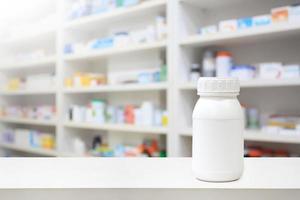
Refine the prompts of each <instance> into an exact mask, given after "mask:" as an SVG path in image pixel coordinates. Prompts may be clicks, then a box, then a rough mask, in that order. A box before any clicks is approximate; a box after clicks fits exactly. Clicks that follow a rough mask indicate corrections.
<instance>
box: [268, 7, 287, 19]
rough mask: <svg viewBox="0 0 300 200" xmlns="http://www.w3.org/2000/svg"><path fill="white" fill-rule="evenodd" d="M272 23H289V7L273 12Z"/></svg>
mask: <svg viewBox="0 0 300 200" xmlns="http://www.w3.org/2000/svg"><path fill="white" fill-rule="evenodd" d="M271 15H272V22H273V23H278V22H287V21H288V20H289V7H288V6H284V7H279V8H274V9H272V10H271Z"/></svg>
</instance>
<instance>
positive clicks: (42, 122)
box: [0, 117, 56, 126]
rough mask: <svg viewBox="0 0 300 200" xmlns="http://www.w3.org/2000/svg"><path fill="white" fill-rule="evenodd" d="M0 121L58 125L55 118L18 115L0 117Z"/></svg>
mask: <svg viewBox="0 0 300 200" xmlns="http://www.w3.org/2000/svg"><path fill="white" fill-rule="evenodd" d="M0 122H4V123H14V124H29V125H38V126H56V122H55V121H54V120H39V119H25V118H16V117H0Z"/></svg>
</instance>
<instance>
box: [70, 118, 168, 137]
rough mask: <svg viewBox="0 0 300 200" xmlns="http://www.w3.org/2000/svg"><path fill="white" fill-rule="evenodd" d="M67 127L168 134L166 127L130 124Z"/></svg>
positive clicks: (76, 124)
mask: <svg viewBox="0 0 300 200" xmlns="http://www.w3.org/2000/svg"><path fill="white" fill-rule="evenodd" d="M64 126H65V127H69V128H79V129H90V130H103V131H122V132H132V133H151V134H159V135H160V134H166V133H167V128H166V127H147V126H136V125H130V124H94V123H85V122H72V121H69V122H65V123H64Z"/></svg>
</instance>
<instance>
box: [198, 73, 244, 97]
mask: <svg viewBox="0 0 300 200" xmlns="http://www.w3.org/2000/svg"><path fill="white" fill-rule="evenodd" d="M239 92H240V83H239V80H238V79H237V78H215V77H201V78H199V79H198V86H197V93H198V95H200V94H208V93H223V94H226V93H239Z"/></svg>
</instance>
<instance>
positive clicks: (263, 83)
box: [178, 78, 300, 90]
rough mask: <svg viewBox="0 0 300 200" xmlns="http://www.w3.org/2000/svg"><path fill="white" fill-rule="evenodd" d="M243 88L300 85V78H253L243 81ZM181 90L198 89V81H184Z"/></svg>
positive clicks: (180, 86) (241, 83)
mask: <svg viewBox="0 0 300 200" xmlns="http://www.w3.org/2000/svg"><path fill="white" fill-rule="evenodd" d="M240 85H241V88H265V87H288V86H300V78H299V79H279V80H276V79H274V80H272V79H270V80H260V79H257V80H251V81H241V82H240ZM178 87H179V89H181V90H196V88H197V84H196V83H184V84H181V85H179V86H178Z"/></svg>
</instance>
